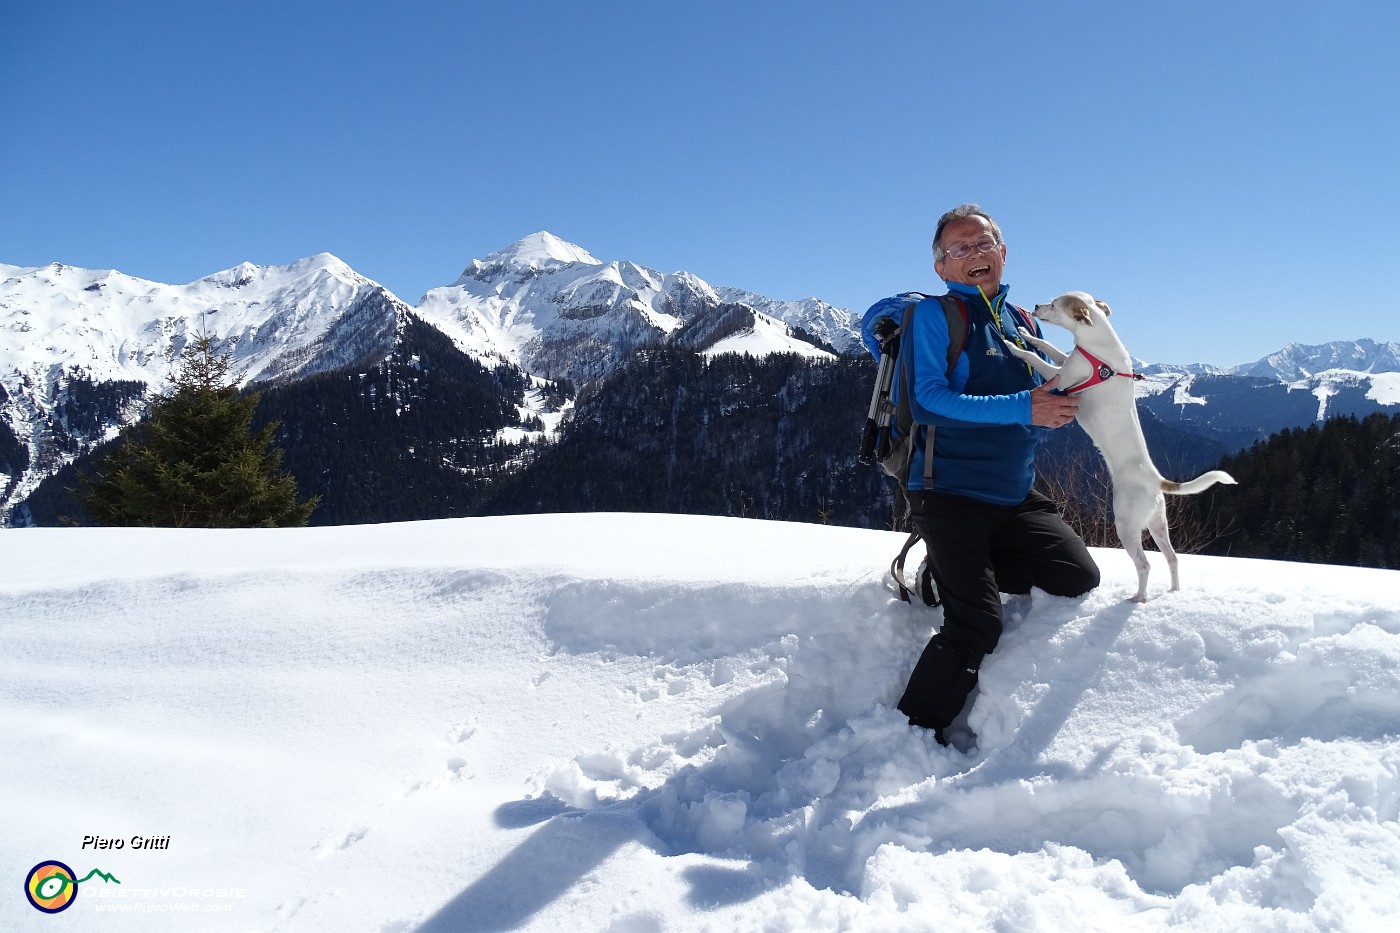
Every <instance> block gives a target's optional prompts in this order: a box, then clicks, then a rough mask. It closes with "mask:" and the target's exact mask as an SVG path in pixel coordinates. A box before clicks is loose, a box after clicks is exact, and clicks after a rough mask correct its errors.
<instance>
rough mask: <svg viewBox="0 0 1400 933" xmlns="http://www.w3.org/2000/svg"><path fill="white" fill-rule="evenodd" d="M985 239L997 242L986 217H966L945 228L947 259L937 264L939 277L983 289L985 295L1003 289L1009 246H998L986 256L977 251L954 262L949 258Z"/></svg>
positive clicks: (935, 265) (936, 269)
mask: <svg viewBox="0 0 1400 933" xmlns="http://www.w3.org/2000/svg"><path fill="white" fill-rule="evenodd" d="M983 237H987V238H988V239H991V240H993V241H995V240H996V234H995V233H993V232H992V225H991V224H989V223H988V222H987V219H986V218H985V217H963V218H959V219H958V220H953V221H949V222H948V225H947V226H946V227H944V228H943V237H942V239H941V240H940V241H939V242H940V243H941V244H942V246H943V251H944V256H943V258H942V259H940V260H938V261H937V262H935V263H934V264H933V269H934V271H935V272H937V273H938V277H939V278H941V279H942V280H943V281H945V282H961V283H962V284H964V285H980V286H981V287H982V291H984V292H986V293H987V294H988V295H991V294H993V293H995V292H996V290H997V289H999V288H1001V270H1002V269H1003V268H1004V267H1005V266H1006V244H1005V243H998V244H997V245H996V246H993V247H992V248H991V249H989V250H987V251H986V252H985V253H979V252H978V251H977V250H976V249H975V248H974V249H973V250H972V252H970V253H969V254H968V255H967V256H964V257H963V258H962V259H954V258H953V257H952V256H949V255H947V253H948V251H949V250H952V249H953V248H954V247H956V246H972V245H973V244H975V243H977V241H978V240H981V239H982V238H983Z"/></svg>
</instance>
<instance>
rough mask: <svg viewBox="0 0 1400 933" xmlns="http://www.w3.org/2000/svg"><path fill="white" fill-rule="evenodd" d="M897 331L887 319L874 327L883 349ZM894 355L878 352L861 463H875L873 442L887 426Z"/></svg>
mask: <svg viewBox="0 0 1400 933" xmlns="http://www.w3.org/2000/svg"><path fill="white" fill-rule="evenodd" d="M898 331H899V325H897V324H895V322H894V321H892V320H890V319H889V318H881V319H880V321H879V322H878V323H877V324H876V325H875V336H876V337H878V338H879V340H880V345H881V347H882V348H883V347H884V346H885V344H886V341H888V339H889V338H890V337H891V336H893V335H894V334H895V333H897V332H898ZM894 362H895V354H893V353H886V352H884V350H883V349H882V350H881V351H880V368H879V370H878V371H877V372H876V374H875V391H874V392H872V393H870V410H869V411H868V412H867V413H866V416H865V432H864V433H863V434H862V435H861V439H860V456H859V458H858V459H859V460H860V462H861V463H874V462H875V442H876V439H877V437H878V436H879V433H880V429H881V428H883V427H885V426H887V425H888V424H889V420H890V415H889V408H890V406H889V398H890V385H891V383H893V382H894Z"/></svg>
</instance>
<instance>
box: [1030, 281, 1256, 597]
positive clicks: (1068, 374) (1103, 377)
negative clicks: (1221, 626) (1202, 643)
mask: <svg viewBox="0 0 1400 933" xmlns="http://www.w3.org/2000/svg"><path fill="white" fill-rule="evenodd" d="M1110 313H1111V312H1110V311H1109V308H1108V305H1106V304H1104V303H1103V302H1102V301H1099V300H1097V299H1095V298H1094V297H1093V296H1092V295H1088V294H1085V293H1084V292H1068V293H1066V294H1064V295H1061V296H1060V297H1058V298H1056V299H1055V300H1054V301H1052V302H1050V304H1048V305H1036V306H1035V316H1036V317H1037V318H1039V319H1040V320H1042V321H1046V322H1047V323H1050V324H1058V325H1059V326H1061V327H1063V328H1065V329H1067V330H1069V331H1070V332H1071V333H1073V334H1074V350H1073V351H1071V352H1070V353H1068V354H1066V353H1062V352H1060V350H1058V349H1057V348H1056V347H1055V346H1054V345H1053V344H1051V343H1048V342H1047V341H1044V340H1041V339H1039V338H1038V337H1035V336H1033V335H1032V334H1030V333H1027V332H1026V330H1025V329H1024V328H1023V329H1021V337H1022V338H1023V339H1024V340H1026V341H1027V342H1028V343H1030V344H1031V345H1032V346H1034V347H1035V348H1036V349H1038V350H1041V351H1042V352H1044V353H1045V355H1046V356H1048V357H1050V358H1051V359H1052V360H1054V361H1055V363H1056V364H1058V365H1051V364H1050V363H1047V362H1045V360H1043V359H1041V358H1040V357H1039V356H1037V355H1036V354H1034V353H1032V352H1030V351H1029V350H1023V349H1021V348H1020V347H1017V346H1013V345H1012V344H1010V343H1008V344H1007V347H1008V348H1009V349H1010V351H1011V353H1012V354H1013V355H1015V356H1016V357H1017V358H1019V359H1022V360H1024V361H1025V362H1026V363H1027V364H1029V365H1030V366H1032V367H1034V368H1035V370H1036V371H1037V372H1039V373H1040V374H1041V375H1042V376H1044V377H1045V378H1046V379H1047V380H1048V379H1051V378H1053V377H1054V376H1056V375H1058V376H1059V377H1060V384H1059V390H1060V391H1062V392H1064V393H1065V394H1067V395H1077V396H1078V397H1079V423H1080V425H1081V426H1083V428H1084V430H1085V432H1087V433H1088V435H1089V437H1090V439H1091V440H1093V442H1094V444H1095V445H1096V446H1097V447H1098V448H1099V452H1100V453H1102V454H1103V458H1104V462H1106V463H1107V464H1108V472H1109V474H1110V475H1111V476H1112V477H1113V523H1114V526H1115V527H1116V528H1117V530H1118V539H1119V540H1120V541H1122V542H1123V547H1124V549H1125V550H1126V551H1127V552H1128V556H1129V557H1131V558H1132V559H1133V563H1134V564H1135V565H1137V574H1138V590H1137V594H1136V595H1135V596H1134V597H1133V601H1134V602H1139V603H1141V602H1146V601H1147V573H1148V569H1149V568H1148V565H1147V554H1146V552H1145V551H1144V550H1143V547H1142V533H1143V531H1147V532H1150V533H1151V535H1152V540H1153V541H1156V542H1157V547H1158V548H1159V549H1160V550H1161V552H1162V554H1163V556H1165V557H1166V559H1167V566H1168V567H1169V568H1170V569H1171V573H1172V589H1173V590H1176V589H1177V588H1178V587H1179V581H1178V578H1177V572H1176V551H1174V550H1173V549H1172V544H1171V538H1170V536H1169V534H1168V531H1167V504H1166V500H1165V499H1164V498H1163V496H1162V494H1163V493H1171V494H1173V495H1191V494H1194V493H1198V492H1201V491H1203V490H1205V489H1207V488H1209V487H1211V486H1213V485H1214V484H1216V483H1230V484H1233V483H1234V482H1235V480H1234V477H1232V476H1230V474H1229V473H1226V472H1225V471H1223V470H1211V471H1210V472H1208V473H1203V474H1201V475H1200V476H1198V477H1196V478H1195V479H1193V480H1191V481H1190V482H1186V483H1174V482H1172V481H1171V480H1168V479H1163V478H1162V474H1161V473H1159V472H1158V471H1157V468H1156V467H1155V466H1153V465H1152V459H1151V457H1149V456H1148V453H1147V444H1146V442H1145V441H1144V440H1143V438H1142V426H1141V425H1140V424H1138V416H1137V402H1136V400H1135V398H1134V393H1133V381H1134V380H1135V379H1141V378H1142V377H1141V376H1138V375H1136V374H1135V373H1134V372H1133V361H1132V358H1131V357H1130V356H1128V350H1127V348H1126V347H1124V346H1123V342H1122V341H1121V340H1119V339H1118V335H1117V334H1116V333H1114V331H1113V326H1112V325H1111V324H1109V323H1108V315H1109V314H1110Z"/></svg>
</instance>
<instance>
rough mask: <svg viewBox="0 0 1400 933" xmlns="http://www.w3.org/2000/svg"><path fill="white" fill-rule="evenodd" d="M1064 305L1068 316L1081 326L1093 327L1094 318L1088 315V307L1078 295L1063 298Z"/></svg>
mask: <svg viewBox="0 0 1400 933" xmlns="http://www.w3.org/2000/svg"><path fill="white" fill-rule="evenodd" d="M1065 304H1066V305H1068V310H1069V316H1070V317H1071V318H1073V319H1074V320H1076V321H1078V322H1079V323H1081V324H1087V325H1089V326H1090V327H1093V326H1094V316H1093V315H1092V314H1090V313H1089V306H1088V305H1086V304H1085V303H1084V299H1083V298H1080V297H1079V296H1078V295H1067V296H1065Z"/></svg>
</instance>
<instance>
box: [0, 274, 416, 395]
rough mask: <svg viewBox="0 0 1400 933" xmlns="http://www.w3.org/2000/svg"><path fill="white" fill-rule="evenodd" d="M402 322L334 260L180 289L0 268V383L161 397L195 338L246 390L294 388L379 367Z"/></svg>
mask: <svg viewBox="0 0 1400 933" xmlns="http://www.w3.org/2000/svg"><path fill="white" fill-rule="evenodd" d="M408 310H409V308H408V306H407V305H405V304H404V303H403V302H402V301H401V300H399V299H398V298H396V297H395V296H394V295H392V294H391V293H390V292H389V291H388V290H387V289H385V288H384V287H383V286H382V285H379V284H378V283H376V282H373V281H371V280H369V279H367V278H365V277H364V276H362V275H360V274H359V273H358V272H356V271H355V270H353V269H351V268H350V267H349V266H347V265H346V264H345V263H344V262H342V261H340V260H339V259H337V258H336V257H335V256H332V255H331V254H330V253H320V254H318V255H315V256H308V257H306V258H305V259H301V260H298V261H297V262H294V263H292V264H290V265H286V266H257V265H253V264H252V263H246V262H245V263H241V264H239V265H237V266H234V267H233V268H231V269H225V270H224V271H222V272H216V273H214V274H213V275H210V276H206V277H204V278H202V279H198V280H197V281H194V282H190V283H189V284H187V285H166V284H162V283H160V282H150V281H147V280H145V279H138V278H134V277H132V276H129V275H125V274H123V273H121V272H117V271H113V270H94V269H79V268H75V267H73V266H65V265H63V264H61V263H52V264H50V265H47V266H40V267H37V268H23V267H18V266H6V265H0V330H3V331H4V332H5V333H6V335H7V339H6V340H5V343H4V345H3V347H0V378H3V379H4V380H5V383H6V385H7V387H11V386H14V385H18V384H22V383H24V382H27V383H29V384H30V385H32V387H33V389H34V391H36V392H43V391H51V390H53V389H54V388H55V382H56V380H57V379H58V378H59V377H60V376H61V375H63V374H65V373H73V372H80V373H81V374H82V375H84V376H85V377H87V378H88V379H91V380H93V381H115V380H136V381H141V382H145V383H148V384H151V385H161V384H163V383H164V382H165V380H166V379H167V378H168V377H169V375H170V372H171V369H172V367H173V365H174V361H175V360H176V359H177V358H178V356H179V354H180V351H181V350H182V349H183V348H184V346H185V345H186V344H187V343H188V342H189V340H190V339H191V337H193V336H195V335H197V334H199V333H207V334H209V335H211V336H213V337H215V338H217V339H218V340H219V341H220V342H221V344H223V345H224V346H226V347H227V348H229V349H231V350H232V351H233V357H234V365H235V366H236V367H237V368H238V369H239V370H240V371H241V372H243V374H244V378H245V380H246V381H248V382H269V381H273V380H277V379H288V378H302V377H305V376H309V375H313V374H315V373H318V372H326V371H328V370H333V369H337V368H340V367H342V366H346V365H349V364H352V363H355V362H358V361H359V360H361V359H364V358H366V357H373V356H376V355H382V354H383V353H387V352H388V348H389V346H390V345H392V342H393V338H394V334H395V332H396V330H397V328H398V326H399V324H400V318H401V315H402V314H403V313H405V312H407V311H408Z"/></svg>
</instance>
